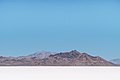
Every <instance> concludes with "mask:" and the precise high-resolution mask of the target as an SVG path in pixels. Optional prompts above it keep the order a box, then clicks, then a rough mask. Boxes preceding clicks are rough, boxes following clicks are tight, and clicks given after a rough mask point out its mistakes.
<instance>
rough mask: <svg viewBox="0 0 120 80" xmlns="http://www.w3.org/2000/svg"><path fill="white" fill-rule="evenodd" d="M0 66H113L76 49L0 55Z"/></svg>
mask: <svg viewBox="0 0 120 80" xmlns="http://www.w3.org/2000/svg"><path fill="white" fill-rule="evenodd" d="M0 65H1V66H115V64H114V63H112V62H109V61H107V60H105V59H103V58H101V57H99V56H91V55H89V54H87V53H80V52H78V51H77V50H72V51H70V52H60V53H51V52H36V53H34V54H31V55H28V56H20V57H13V58H10V57H3V56H1V57H0Z"/></svg>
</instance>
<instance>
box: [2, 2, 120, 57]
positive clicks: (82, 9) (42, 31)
mask: <svg viewBox="0 0 120 80" xmlns="http://www.w3.org/2000/svg"><path fill="white" fill-rule="evenodd" d="M74 49H76V50H78V51H80V52H86V53H89V54H91V55H99V56H102V57H103V58H106V59H113V58H120V1H119V0H91V1H90V0H39V1H38V0H0V55H3V56H20V55H27V54H32V53H34V52H36V51H41V50H45V51H52V52H62V51H70V50H74Z"/></svg>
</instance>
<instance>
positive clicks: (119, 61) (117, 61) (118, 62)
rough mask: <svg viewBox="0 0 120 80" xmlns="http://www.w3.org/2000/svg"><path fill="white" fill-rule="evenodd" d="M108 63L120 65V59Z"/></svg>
mask: <svg viewBox="0 0 120 80" xmlns="http://www.w3.org/2000/svg"><path fill="white" fill-rule="evenodd" d="M110 62H112V63H114V64H117V65H120V59H113V60H110Z"/></svg>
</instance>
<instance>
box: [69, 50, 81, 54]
mask: <svg viewBox="0 0 120 80" xmlns="http://www.w3.org/2000/svg"><path fill="white" fill-rule="evenodd" d="M70 52H72V53H80V52H79V51H77V50H72V51H70Z"/></svg>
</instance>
